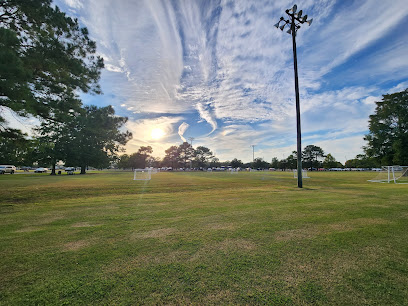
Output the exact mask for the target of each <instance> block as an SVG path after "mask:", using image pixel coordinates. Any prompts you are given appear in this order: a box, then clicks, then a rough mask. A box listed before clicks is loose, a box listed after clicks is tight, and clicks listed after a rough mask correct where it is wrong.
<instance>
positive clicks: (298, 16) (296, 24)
mask: <svg viewBox="0 0 408 306" xmlns="http://www.w3.org/2000/svg"><path fill="white" fill-rule="evenodd" d="M296 11H297V5H296V4H295V5H293V7H292V8H291V9H287V10H286V11H285V12H286V14H288V15H289V19H288V20H285V18H283V17H281V18H280V19H279V22H278V23H277V24H275V27H276V28H279V29H281V31H283V29H284V28H285V26H286V25H289V26H290V29H289V30H288V31H286V33H288V34H291V35H292V44H293V68H294V72H295V94H296V127H297V178H298V187H299V188H302V187H303V186H302V184H303V183H302V136H301V128H300V97H299V80H298V69H297V55H296V33H297V30H299V29H300V26H301V24H304V23H307V24H309V26H310V25H311V24H312V22H313V19H310V20H307V15H306V14H305V15H304V16H303V18H302V14H303V11H302V10H300V11H299V12H298V13H296ZM281 21H284V22H285V23H284V24H283V25H282V26H279V24H280V22H281Z"/></svg>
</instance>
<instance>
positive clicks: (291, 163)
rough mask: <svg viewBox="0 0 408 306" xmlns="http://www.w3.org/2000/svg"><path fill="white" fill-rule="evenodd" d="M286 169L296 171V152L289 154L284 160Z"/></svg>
mask: <svg viewBox="0 0 408 306" xmlns="http://www.w3.org/2000/svg"><path fill="white" fill-rule="evenodd" d="M294 152H296V151H294ZM286 167H287V168H289V169H297V152H296V154H291V155H289V156H288V158H287V159H286Z"/></svg>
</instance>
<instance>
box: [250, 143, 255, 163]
mask: <svg viewBox="0 0 408 306" xmlns="http://www.w3.org/2000/svg"><path fill="white" fill-rule="evenodd" d="M251 147H252V162H254V161H255V145H251Z"/></svg>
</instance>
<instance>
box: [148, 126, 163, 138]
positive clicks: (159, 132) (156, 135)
mask: <svg viewBox="0 0 408 306" xmlns="http://www.w3.org/2000/svg"><path fill="white" fill-rule="evenodd" d="M150 135H151V137H152V138H153V139H160V138H162V137H163V136H164V135H165V133H164V131H163V130H162V129H160V128H154V129H153V130H152V132H151V134H150Z"/></svg>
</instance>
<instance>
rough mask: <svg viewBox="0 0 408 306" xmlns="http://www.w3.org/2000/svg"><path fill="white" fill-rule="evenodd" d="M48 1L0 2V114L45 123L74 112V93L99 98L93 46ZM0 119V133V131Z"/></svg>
mask: <svg viewBox="0 0 408 306" xmlns="http://www.w3.org/2000/svg"><path fill="white" fill-rule="evenodd" d="M51 2H52V1H51V0H2V1H1V2H0V96H1V99H0V109H1V108H7V109H10V110H12V111H14V112H15V113H17V114H18V115H21V116H27V115H29V114H31V115H34V116H39V117H42V118H49V117H50V116H52V115H53V113H55V112H57V111H59V112H67V111H68V110H70V109H75V110H77V109H78V108H79V107H80V106H81V102H80V100H79V99H78V98H77V93H78V91H82V92H85V93H87V92H91V93H96V94H99V93H100V92H101V90H100V87H99V85H98V81H99V78H100V73H101V69H102V68H103V59H102V58H101V57H99V56H95V52H96V44H95V42H94V41H92V40H91V39H90V38H89V35H88V30H87V29H86V28H81V27H80V26H79V23H78V20H77V19H72V18H70V17H68V16H66V14H65V13H64V12H61V11H60V9H59V8H58V7H57V6H55V7H52V6H51ZM6 131H7V127H6V125H5V119H4V118H2V117H0V132H6Z"/></svg>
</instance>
